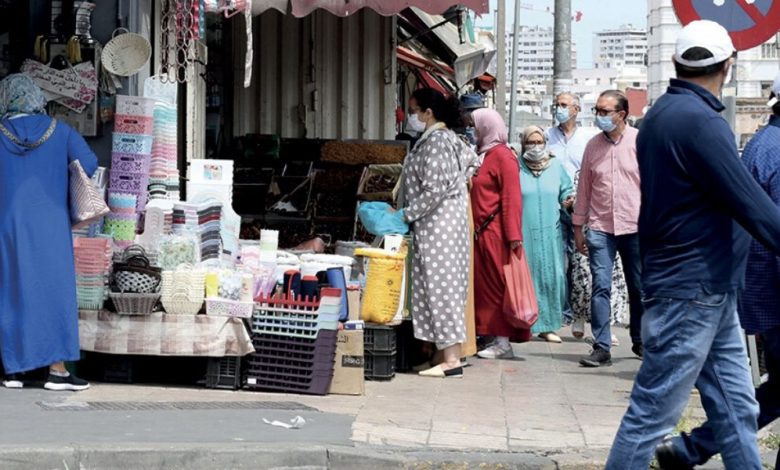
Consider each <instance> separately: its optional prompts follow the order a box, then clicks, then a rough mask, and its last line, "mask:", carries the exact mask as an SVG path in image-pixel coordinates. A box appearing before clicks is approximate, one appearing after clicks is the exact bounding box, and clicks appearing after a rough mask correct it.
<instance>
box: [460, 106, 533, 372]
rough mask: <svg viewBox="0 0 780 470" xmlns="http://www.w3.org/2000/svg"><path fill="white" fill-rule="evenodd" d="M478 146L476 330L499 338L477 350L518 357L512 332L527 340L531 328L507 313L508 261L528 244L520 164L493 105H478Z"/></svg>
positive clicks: (500, 356)
mask: <svg viewBox="0 0 780 470" xmlns="http://www.w3.org/2000/svg"><path fill="white" fill-rule="evenodd" d="M473 118H474V126H475V127H476V130H477V147H478V152H479V153H480V154H484V155H485V157H484V161H483V162H482V165H481V166H480V168H479V170H478V171H477V174H476V175H475V176H474V178H472V180H471V184H472V186H471V208H472V211H473V213H474V227H475V230H476V231H477V232H478V233H477V237H476V244H475V246H474V269H475V272H474V298H475V299H476V302H475V306H476V320H477V335H479V336H493V337H495V341H494V343H493V344H492V345H490V346H489V347H487V348H486V349H484V350H482V351H480V352H479V353H478V354H477V355H478V356H479V357H481V358H483V359H510V358H512V357H514V353H513V352H512V346H511V345H510V344H509V340H510V338H513V337H514V338H517V339H519V340H527V339H528V336H529V335H530V332H529V331H528V330H518V329H517V328H514V327H512V325H511V324H510V323H509V322H508V321H507V319H506V317H505V315H504V309H503V307H504V291H505V290H506V282H505V280H504V271H503V269H504V265H506V264H509V258H510V256H511V254H512V251H515V252H517V253H518V255H519V254H520V253H519V252H520V250H521V247H522V244H523V231H522V216H523V202H522V195H521V192H520V176H519V175H520V167H519V164H518V162H517V158H516V157H515V154H514V153H513V152H512V150H511V149H510V148H509V147H508V146H507V138H508V137H507V128H506V124H504V120H503V119H502V118H501V116H500V115H499V114H498V113H497V112H496V111H494V110H492V109H478V110H476V111H474V114H473Z"/></svg>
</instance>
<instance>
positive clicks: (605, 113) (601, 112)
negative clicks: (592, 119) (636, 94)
mask: <svg viewBox="0 0 780 470" xmlns="http://www.w3.org/2000/svg"><path fill="white" fill-rule="evenodd" d="M591 111H593V114H595V115H596V116H602V117H606V116H609V115H610V114H612V113H619V112H620V111H622V110H620V109H602V108H597V107H595V106H594V107H593V108H592V109H591Z"/></svg>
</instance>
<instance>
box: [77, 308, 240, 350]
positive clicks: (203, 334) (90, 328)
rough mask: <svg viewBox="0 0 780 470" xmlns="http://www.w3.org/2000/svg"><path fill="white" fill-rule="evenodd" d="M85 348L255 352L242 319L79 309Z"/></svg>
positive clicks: (82, 346)
mask: <svg viewBox="0 0 780 470" xmlns="http://www.w3.org/2000/svg"><path fill="white" fill-rule="evenodd" d="M79 336H80V341H81V349H82V350H83V351H91V352H97V353H106V354H128V355H144V356H182V357H225V356H245V355H247V354H249V353H252V352H254V351H255V350H254V347H253V346H252V340H251V338H250V336H249V333H248V332H247V330H246V328H245V327H244V324H243V322H242V321H241V320H240V319H235V318H229V317H218V316H208V315H170V314H164V313H153V314H151V315H144V316H128V315H118V314H116V313H113V312H109V311H106V310H101V311H90V310H81V311H79Z"/></svg>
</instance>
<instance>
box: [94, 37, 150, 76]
mask: <svg viewBox="0 0 780 470" xmlns="http://www.w3.org/2000/svg"><path fill="white" fill-rule="evenodd" d="M122 31H124V32H123V33H122V34H119V35H117V33H120V32H122ZM151 57H152V45H151V44H150V43H149V40H148V39H146V38H145V37H143V36H141V35H140V34H136V33H131V32H130V31H129V30H127V29H125V28H119V29H117V30H115V31H114V33H113V34H112V35H111V40H110V41H108V44H106V46H105V47H104V48H103V53H102V56H101V58H102V61H103V67H104V68H105V69H106V70H107V71H108V72H109V73H112V74H114V75H118V76H120V77H129V76H131V75H135V74H136V73H137V72H138V71H139V70H141V69H142V68H143V66H144V65H146V64H147V63H148V62H149V59H150V58H151Z"/></svg>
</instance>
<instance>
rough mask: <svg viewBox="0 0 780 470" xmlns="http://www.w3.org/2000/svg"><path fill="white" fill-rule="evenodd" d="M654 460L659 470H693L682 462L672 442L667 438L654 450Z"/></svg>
mask: <svg viewBox="0 0 780 470" xmlns="http://www.w3.org/2000/svg"><path fill="white" fill-rule="evenodd" d="M655 459H656V460H657V461H658V466H659V467H660V468H661V470H693V466H692V465H688V464H687V463H685V462H683V461H682V460H681V459H680V457H679V456H678V455H677V448H676V447H675V446H674V441H672V439H670V438H667V439H664V440H663V442H661V443H660V444H658V446H657V447H656V448H655Z"/></svg>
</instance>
